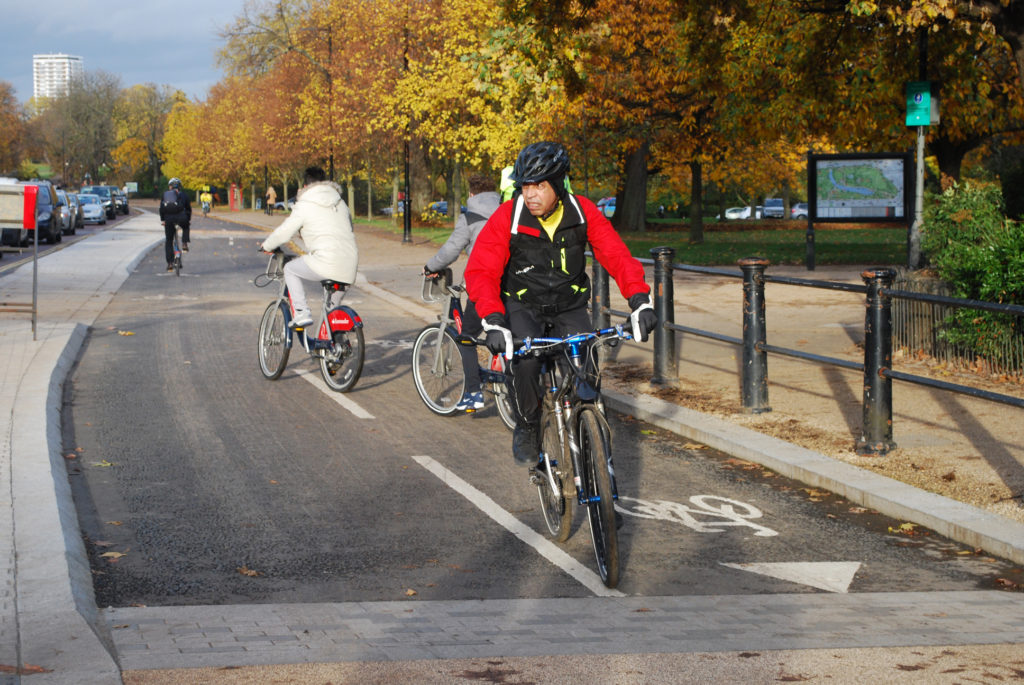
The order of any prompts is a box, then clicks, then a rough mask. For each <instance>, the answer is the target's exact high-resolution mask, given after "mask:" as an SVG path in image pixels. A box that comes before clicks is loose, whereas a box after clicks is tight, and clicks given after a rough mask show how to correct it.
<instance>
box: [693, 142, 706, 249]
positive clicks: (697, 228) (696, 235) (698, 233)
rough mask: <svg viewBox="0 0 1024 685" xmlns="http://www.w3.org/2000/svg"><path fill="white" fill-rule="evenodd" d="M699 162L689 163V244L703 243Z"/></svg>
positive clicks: (702, 192) (701, 179)
mask: <svg viewBox="0 0 1024 685" xmlns="http://www.w3.org/2000/svg"><path fill="white" fill-rule="evenodd" d="M703 171H704V170H703V168H702V167H701V164H700V162H698V161H697V160H692V161H691V162H690V244H691V245H700V244H701V243H703V242H704V211H703V202H702V198H703V197H704V174H703Z"/></svg>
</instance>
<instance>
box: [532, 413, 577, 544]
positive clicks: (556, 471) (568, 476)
mask: <svg viewBox="0 0 1024 685" xmlns="http://www.w3.org/2000/svg"><path fill="white" fill-rule="evenodd" d="M541 439H542V443H541V444H542V449H543V450H544V452H545V453H546V454H547V455H548V459H549V460H550V462H551V465H552V466H551V471H552V473H551V474H550V476H549V474H547V473H543V472H542V469H538V471H537V473H535V474H534V476H533V477H534V479H535V480H534V482H535V483H536V484H537V495H538V496H539V497H540V510H541V513H543V514H544V524H545V525H546V526H547V528H548V534H549V535H550V536H551V539H552V540H555V541H557V542H565V541H566V540H568V539H569V534H570V533H571V532H572V499H571V498H572V495H569V496H568V497H567V496H566V494H565V488H566V487H569V488H573V482H572V462H571V460H570V459H569V453H568V450H567V449H566V444H565V441H564V440H559V439H558V421H557V420H556V419H555V417H554V416H552V415H551V414H548V413H546V412H545V414H544V417H543V418H542V419H541ZM549 479H550V480H549ZM552 480H554V482H555V485H556V486H557V487H558V492H557V493H556V492H555V490H554V488H553V487H552V483H551V481H552Z"/></svg>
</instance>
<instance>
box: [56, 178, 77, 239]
mask: <svg viewBox="0 0 1024 685" xmlns="http://www.w3.org/2000/svg"><path fill="white" fill-rule="evenodd" d="M57 209H58V210H59V211H60V231H61V233H63V234H64V235H74V233H75V216H74V214H73V212H74V211H75V209H74V208H73V207H72V206H71V201H70V200H69V199H68V194H67V193H66V192H64V191H63V190H60V189H58V190H57Z"/></svg>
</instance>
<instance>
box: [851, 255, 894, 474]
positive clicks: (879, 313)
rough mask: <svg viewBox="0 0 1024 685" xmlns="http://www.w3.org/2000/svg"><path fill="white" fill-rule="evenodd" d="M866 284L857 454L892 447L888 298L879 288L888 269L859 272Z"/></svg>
mask: <svg viewBox="0 0 1024 685" xmlns="http://www.w3.org/2000/svg"><path fill="white" fill-rule="evenodd" d="M861 278H863V279H864V282H865V283H866V284H867V286H868V293H867V313H866V315H865V319H864V421H863V426H862V427H861V438H860V440H858V441H857V452H858V453H859V454H877V455H883V454H885V453H886V452H888V451H889V450H891V449H893V448H894V447H896V443H895V442H894V441H893V439H892V379H891V378H889V377H888V376H886V375H885V372H886V371H889V370H890V369H891V367H892V299H891V298H890V297H889V296H887V295H886V294H884V293H883V292H882V290H883V288H888V287H889V286H891V285H892V282H893V280H894V279H895V278H896V272H895V271H893V270H892V269H868V270H866V271H864V272H863V273H861Z"/></svg>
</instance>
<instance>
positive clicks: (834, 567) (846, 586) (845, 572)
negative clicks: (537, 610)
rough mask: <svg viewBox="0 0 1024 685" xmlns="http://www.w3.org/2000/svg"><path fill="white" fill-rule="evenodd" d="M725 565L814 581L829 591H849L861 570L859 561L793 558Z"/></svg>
mask: <svg viewBox="0 0 1024 685" xmlns="http://www.w3.org/2000/svg"><path fill="white" fill-rule="evenodd" d="M718 563H720V564H721V565H722V566H728V567H729V568H735V569H738V570H740V571H749V572H751V573H759V574H761V575H763V576H770V577H772V578H778V579H779V580H786V581H789V582H790V583H799V584H801V585H810V586H811V587H816V588H818V589H819V590H825V591H826V592H838V593H845V592H849V590H850V583H852V582H853V577H854V576H855V575H857V571H859V570H860V562H859V561H803V562H800V561H796V562H793V561H790V562H780V563H750V564H727V563H725V562H724V561H720V562H718Z"/></svg>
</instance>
